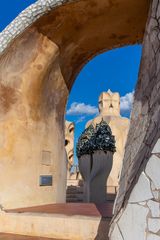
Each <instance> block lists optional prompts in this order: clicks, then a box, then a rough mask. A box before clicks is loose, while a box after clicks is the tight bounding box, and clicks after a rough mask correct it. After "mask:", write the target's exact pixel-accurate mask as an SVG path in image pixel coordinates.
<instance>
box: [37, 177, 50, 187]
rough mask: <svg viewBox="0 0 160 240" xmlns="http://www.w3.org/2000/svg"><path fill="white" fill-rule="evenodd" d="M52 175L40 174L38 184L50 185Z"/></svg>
mask: <svg viewBox="0 0 160 240" xmlns="http://www.w3.org/2000/svg"><path fill="white" fill-rule="evenodd" d="M52 181H53V179H52V175H41V176H40V183H39V185H40V186H52V185H53V184H52Z"/></svg>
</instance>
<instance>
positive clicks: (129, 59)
mask: <svg viewBox="0 0 160 240" xmlns="http://www.w3.org/2000/svg"><path fill="white" fill-rule="evenodd" d="M141 51H142V47H141V45H133V46H126V47H123V48H117V49H114V50H111V51H108V52H105V53H103V54H100V55H98V56H97V57H95V58H93V59H92V60H91V61H90V62H89V63H88V64H87V65H85V66H84V68H83V69H82V70H81V72H80V74H79V75H78V76H77V79H76V80H75V83H74V85H73V87H72V90H71V93H70V96H69V99H68V103H67V108H66V109H67V115H66V119H67V120H68V121H74V122H75V123H76V126H75V143H76V142H77V140H78V137H79V136H80V134H81V132H82V131H83V130H84V128H85V124H86V122H87V121H88V120H90V119H92V118H93V117H95V116H96V114H97V106H98V97H99V95H100V94H101V92H103V91H107V90H108V89H110V90H111V91H112V92H115V91H116V92H117V91H118V92H119V93H120V96H121V115H122V116H123V117H128V118H129V117H130V110H131V105H132V99H133V92H134V89H135V85H136V82H137V79H138V71H139V65H140V58H141ZM76 161H77V160H76Z"/></svg>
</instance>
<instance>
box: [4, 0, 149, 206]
mask: <svg viewBox="0 0 160 240" xmlns="http://www.w3.org/2000/svg"><path fill="white" fill-rule="evenodd" d="M38 4H39V5H38ZM39 6H41V2H40V1H38V2H37V4H35V5H34V6H33V7H31V8H30V10H31V15H33V16H32V17H33V18H34V14H35V16H36V17H35V18H34V21H33V19H32V18H31V19H32V21H33V22H29V24H30V26H28V28H26V29H25V30H24V29H23V31H22V29H21V30H20V29H19V33H21V32H22V33H21V34H20V35H18V36H17V37H16V38H15V39H12V41H11V42H10V40H8V42H7V43H5V42H4V40H3V37H4V36H5V34H6V31H5V32H4V36H3V35H1V39H2V45H3V44H4V46H6V45H7V44H8V43H10V44H9V45H8V47H7V48H6V49H5V51H3V53H2V54H1V57H0V63H1V64H0V79H1V85H0V95H1V99H2V101H1V110H0V112H1V123H0V134H1V136H2V151H1V156H2V158H3V161H2V165H3V168H4V172H3V174H2V175H1V176H0V180H1V182H3V183H4V184H3V186H4V188H3V187H2V189H1V193H2V194H1V204H2V205H4V207H5V208H15V207H23V206H30V205H37V204H44V203H50V202H63V201H65V179H66V174H65V167H64V166H65V165H66V164H65V153H64V146H63V145H64V143H63V139H64V136H63V128H64V126H63V125H64V111H65V104H66V101H67V97H68V93H69V91H70V89H71V86H72V84H73V82H74V79H75V77H76V75H77V73H78V72H79V70H80V69H81V68H82V66H83V65H84V64H85V63H86V62H87V61H88V60H89V59H90V58H91V57H93V56H95V55H96V54H98V53H100V52H103V51H104V50H107V49H112V48H114V47H117V46H122V45H125V44H134V43H136V42H142V38H143V34H144V29H145V23H146V19H147V14H148V8H149V2H146V1H134V0H132V1H130V2H128V1H127V0H125V1H122V0H117V1H111V0H108V1H106V0H102V1H98V0H92V1H89V0H87V1H84V0H79V1H71V2H67V3H63V2H62V4H61V6H57V5H56V7H55V8H54V7H53V5H52V4H51V5H50V4H49V3H48V2H47V3H46V6H47V11H46V12H43V13H42V12H40V13H38V11H39V10H38V7H39ZM26 13H27V12H26ZM26 13H25V14H26ZM37 16H38V18H37ZM22 17H23V16H21V17H20V19H19V20H18V21H20V20H21V18H22ZM36 19H37V20H36ZM35 20H36V21H35ZM20 27H21V26H20ZM22 28H23V27H22ZM16 34H18V32H16ZM2 50H4V48H3V47H2ZM42 152H48V155H47V157H46V158H47V161H49V163H50V164H49V166H48V165H46V164H45V161H46V159H43V156H46V154H44V155H43V154H42ZM44 158H45V157H44ZM48 159H49V160H48ZM31 166H32V168H31ZM15 169H17V173H15ZM31 169H32V171H31ZM6 170H7V171H8V178H5V180H4V176H5V172H6ZM44 172H45V173H46V172H47V174H50V173H53V175H54V177H53V179H54V182H53V188H52V187H47V188H45V189H44V188H43V189H42V188H40V187H39V186H38V176H39V175H41V174H43V173H44ZM35 173H36V174H35ZM27 175H28V176H30V177H29V179H26V176H27ZM13 179H14V181H13ZM13 182H14V186H16V188H17V189H16V192H15V191H14V189H13V187H12V186H13ZM6 186H7V187H6ZM24 186H25V187H24ZM30 186H32V187H31V188H30ZM17 190H18V191H17ZM45 192H48V194H44V193H45ZM13 193H14V198H13Z"/></svg>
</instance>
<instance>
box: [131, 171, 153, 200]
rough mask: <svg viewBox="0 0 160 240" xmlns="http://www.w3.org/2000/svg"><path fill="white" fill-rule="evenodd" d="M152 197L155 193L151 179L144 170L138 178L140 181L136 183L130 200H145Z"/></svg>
mask: <svg viewBox="0 0 160 240" xmlns="http://www.w3.org/2000/svg"><path fill="white" fill-rule="evenodd" d="M152 198H153V194H152V192H151V187H150V181H149V179H148V178H147V177H146V175H145V173H144V172H142V173H141V175H140V177H139V179H138V182H137V183H136V185H135V186H134V188H133V190H132V192H131V195H130V198H129V200H128V202H129V203H134V202H143V201H146V200H149V199H152Z"/></svg>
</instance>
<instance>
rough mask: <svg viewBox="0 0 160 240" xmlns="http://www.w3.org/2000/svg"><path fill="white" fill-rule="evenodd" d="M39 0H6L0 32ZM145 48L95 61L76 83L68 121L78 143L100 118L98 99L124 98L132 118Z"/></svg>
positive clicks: (124, 106)
mask: <svg viewBox="0 0 160 240" xmlns="http://www.w3.org/2000/svg"><path fill="white" fill-rule="evenodd" d="M34 2H36V1H35V0H5V1H2V2H1V8H0V31H2V30H3V29H4V28H5V27H6V26H7V25H8V24H9V23H10V22H11V21H12V20H13V19H14V18H15V17H16V16H17V15H18V14H19V13H20V12H21V11H22V10H23V9H25V8H26V7H27V6H29V5H30V4H32V3H34ZM141 51H142V49H141V45H134V46H126V47H123V48H118V49H114V50H112V51H108V52H105V53H103V54H100V55H98V56H97V57H95V58H94V59H92V60H91V61H90V62H89V63H88V64H87V65H85V66H84V68H83V69H82V70H81V72H80V74H79V75H78V76H77V79H76V80H75V84H74V85H73V87H72V91H71V93H70V96H69V99H68V104H67V107H66V109H67V113H68V114H67V115H66V119H67V120H69V121H74V122H75V123H76V128H75V143H76V142H77V139H78V137H79V135H80V134H81V132H82V131H83V130H84V127H85V124H86V122H87V121H88V120H89V119H92V118H93V117H94V116H95V115H96V114H97V103H98V97H99V95H100V93H101V92H103V91H107V90H108V89H111V91H113V92H114V91H118V92H119V93H120V96H121V100H122V104H121V114H122V116H125V117H129V116H130V109H131V102H132V96H133V91H134V88H135V85H136V82H137V78H138V70H139V65H140V57H141Z"/></svg>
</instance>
